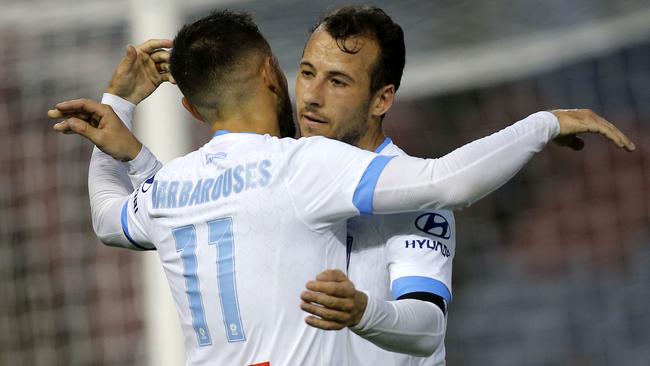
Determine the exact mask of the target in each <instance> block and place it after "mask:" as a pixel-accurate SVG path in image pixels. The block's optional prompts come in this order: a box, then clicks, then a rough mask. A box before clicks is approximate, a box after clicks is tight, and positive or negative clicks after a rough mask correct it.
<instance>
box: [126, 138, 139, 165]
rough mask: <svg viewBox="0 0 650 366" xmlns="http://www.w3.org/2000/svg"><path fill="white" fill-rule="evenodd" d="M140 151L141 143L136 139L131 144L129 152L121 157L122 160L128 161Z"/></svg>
mask: <svg viewBox="0 0 650 366" xmlns="http://www.w3.org/2000/svg"><path fill="white" fill-rule="evenodd" d="M140 151H142V143H141V142H140V141H137V140H136V143H134V144H132V145H131V148H130V149H129V152H128V153H127V154H126V156H125V157H124V158H123V159H122V161H124V162H128V161H132V160H134V159H135V158H136V157H137V156H138V155H139V154H140Z"/></svg>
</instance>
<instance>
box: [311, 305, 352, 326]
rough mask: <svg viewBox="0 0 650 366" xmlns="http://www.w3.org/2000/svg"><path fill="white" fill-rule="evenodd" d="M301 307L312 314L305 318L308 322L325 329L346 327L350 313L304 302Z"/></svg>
mask: <svg viewBox="0 0 650 366" xmlns="http://www.w3.org/2000/svg"><path fill="white" fill-rule="evenodd" d="M300 308H301V309H302V310H303V311H305V312H307V313H310V314H313V315H309V316H307V317H306V318H305V322H307V324H309V325H311V326H313V327H316V328H320V329H325V330H338V329H342V328H345V327H346V321H347V320H348V318H349V317H350V315H349V314H346V313H343V312H340V311H336V310H332V309H328V308H324V307H322V306H317V305H314V304H310V303H306V302H303V303H301V304H300Z"/></svg>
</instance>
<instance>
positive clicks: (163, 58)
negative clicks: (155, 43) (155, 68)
mask: <svg viewBox="0 0 650 366" xmlns="http://www.w3.org/2000/svg"><path fill="white" fill-rule="evenodd" d="M170 56H171V53H170V52H169V51H167V50H158V51H156V52H154V53H152V54H151V59H152V60H153V62H156V63H159V62H165V63H168V62H169V58H170Z"/></svg>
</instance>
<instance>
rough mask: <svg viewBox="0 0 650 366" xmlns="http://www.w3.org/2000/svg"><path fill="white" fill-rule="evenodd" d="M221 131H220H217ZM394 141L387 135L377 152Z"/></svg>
mask: <svg viewBox="0 0 650 366" xmlns="http://www.w3.org/2000/svg"><path fill="white" fill-rule="evenodd" d="M217 132H219V131H217ZM392 142H393V140H391V139H390V137H386V138H385V139H384V142H382V143H381V145H379V146H377V148H376V149H375V152H376V153H377V154H379V153H380V152H381V151H382V150H383V149H384V148H385V147H386V146H388V145H390V144H391V143H392Z"/></svg>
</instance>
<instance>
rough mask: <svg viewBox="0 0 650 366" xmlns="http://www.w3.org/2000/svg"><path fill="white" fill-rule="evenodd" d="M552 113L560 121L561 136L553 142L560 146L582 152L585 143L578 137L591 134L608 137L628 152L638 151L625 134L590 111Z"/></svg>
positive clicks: (576, 110)
mask: <svg viewBox="0 0 650 366" xmlns="http://www.w3.org/2000/svg"><path fill="white" fill-rule="evenodd" d="M551 113H553V114H554V115H555V116H556V117H557V119H558V120H559V121H560V134H559V135H558V136H557V137H556V138H555V139H554V140H553V141H554V142H555V143H557V144H558V145H561V146H567V147H570V148H572V149H573V150H582V148H583V147H584V146H585V143H584V141H583V140H582V139H581V138H579V137H578V136H576V135H577V134H580V133H586V132H591V133H599V134H601V135H603V136H605V137H607V138H608V139H610V140H611V141H612V142H614V144H616V146H618V147H620V148H622V149H625V150H627V151H634V150H635V149H636V147H635V146H634V144H633V143H632V142H631V141H630V139H628V138H627V136H625V135H624V134H623V132H621V131H620V130H619V129H618V128H616V126H614V125H613V124H611V123H609V121H607V120H606V119H604V118H603V117H601V116H599V115H597V114H596V113H594V112H593V111H592V110H590V109H557V110H554V111H551Z"/></svg>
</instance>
